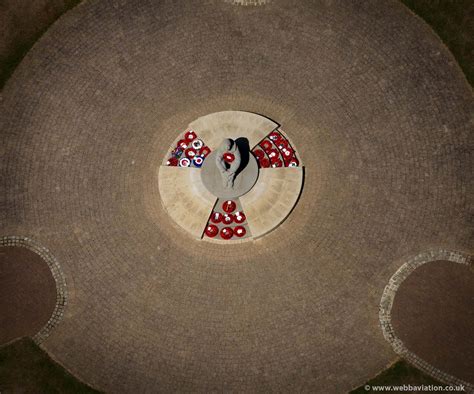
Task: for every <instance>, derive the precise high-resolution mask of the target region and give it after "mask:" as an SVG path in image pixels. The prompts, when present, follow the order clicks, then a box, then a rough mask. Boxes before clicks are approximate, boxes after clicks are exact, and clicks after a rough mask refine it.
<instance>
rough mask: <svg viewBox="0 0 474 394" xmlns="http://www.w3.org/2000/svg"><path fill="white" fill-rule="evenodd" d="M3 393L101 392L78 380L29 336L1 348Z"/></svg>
mask: <svg viewBox="0 0 474 394" xmlns="http://www.w3.org/2000/svg"><path fill="white" fill-rule="evenodd" d="M0 393H2V394H7V393H81V394H82V393H83V394H93V393H99V392H98V391H96V390H94V389H92V388H91V387H89V386H87V385H85V384H84V383H82V382H80V381H79V380H77V379H76V378H75V377H74V376H72V375H71V374H70V373H69V372H67V371H66V370H65V369H64V368H63V367H62V366H61V365H59V364H58V363H56V362H55V361H53V360H52V359H51V358H50V357H49V356H48V354H47V353H46V352H44V351H43V350H42V349H41V348H40V347H39V346H38V345H36V344H35V343H34V342H33V340H32V339H30V338H22V339H19V340H17V341H14V342H11V343H9V344H7V345H5V346H3V347H1V348H0Z"/></svg>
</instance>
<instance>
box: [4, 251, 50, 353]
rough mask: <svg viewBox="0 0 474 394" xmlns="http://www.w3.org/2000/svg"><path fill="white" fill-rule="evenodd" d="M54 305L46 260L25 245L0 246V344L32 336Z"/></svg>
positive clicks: (43, 323) (45, 321)
mask: <svg viewBox="0 0 474 394" xmlns="http://www.w3.org/2000/svg"><path fill="white" fill-rule="evenodd" d="M55 304H56V284H55V281H54V278H53V276H52V275H51V271H50V269H49V267H48V265H47V264H46V262H45V261H44V260H43V259H42V258H41V257H40V256H39V255H37V254H36V253H34V252H32V251H30V250H28V249H26V248H22V247H3V248H0V344H4V343H6V342H9V341H11V340H12V339H15V338H18V337H23V336H33V335H35V334H36V333H37V332H38V331H39V330H40V329H41V328H42V327H43V326H44V325H45V324H46V323H47V321H48V320H49V318H50V317H51V314H52V313H53V310H54V307H55Z"/></svg>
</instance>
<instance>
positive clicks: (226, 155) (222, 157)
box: [216, 138, 241, 189]
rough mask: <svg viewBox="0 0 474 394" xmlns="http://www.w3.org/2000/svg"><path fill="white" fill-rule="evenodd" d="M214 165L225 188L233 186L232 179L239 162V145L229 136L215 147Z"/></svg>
mask: <svg viewBox="0 0 474 394" xmlns="http://www.w3.org/2000/svg"><path fill="white" fill-rule="evenodd" d="M216 153H217V154H216V165H217V168H218V169H219V172H220V174H221V176H222V183H223V185H224V187H225V188H226V189H232V188H233V187H234V179H235V176H236V173H237V171H238V169H239V167H240V164H241V154H240V150H239V147H238V146H237V144H236V143H235V141H233V140H232V139H230V138H226V139H224V141H222V143H221V144H220V146H219V148H217V152H216Z"/></svg>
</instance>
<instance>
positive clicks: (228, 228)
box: [204, 200, 247, 240]
mask: <svg viewBox="0 0 474 394" xmlns="http://www.w3.org/2000/svg"><path fill="white" fill-rule="evenodd" d="M219 208H222V212H221V211H220V210H219ZM246 222H247V218H246V216H245V214H244V213H243V212H242V211H237V204H236V202H235V201H233V200H225V201H223V202H222V201H220V200H219V201H218V202H217V204H216V208H215V209H214V210H213V211H212V213H211V216H210V218H209V221H208V223H207V226H206V229H205V230H204V234H205V235H206V236H207V237H209V238H216V237H218V238H220V239H223V240H229V239H239V238H244V237H245V236H246V235H247V230H246V227H245V224H246Z"/></svg>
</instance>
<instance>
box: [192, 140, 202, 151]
mask: <svg viewBox="0 0 474 394" xmlns="http://www.w3.org/2000/svg"><path fill="white" fill-rule="evenodd" d="M192 145H193V148H194V149H196V150H199V149H201V148H202V147H203V146H204V142H202V140H200V139H195V140H193V143H192Z"/></svg>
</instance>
